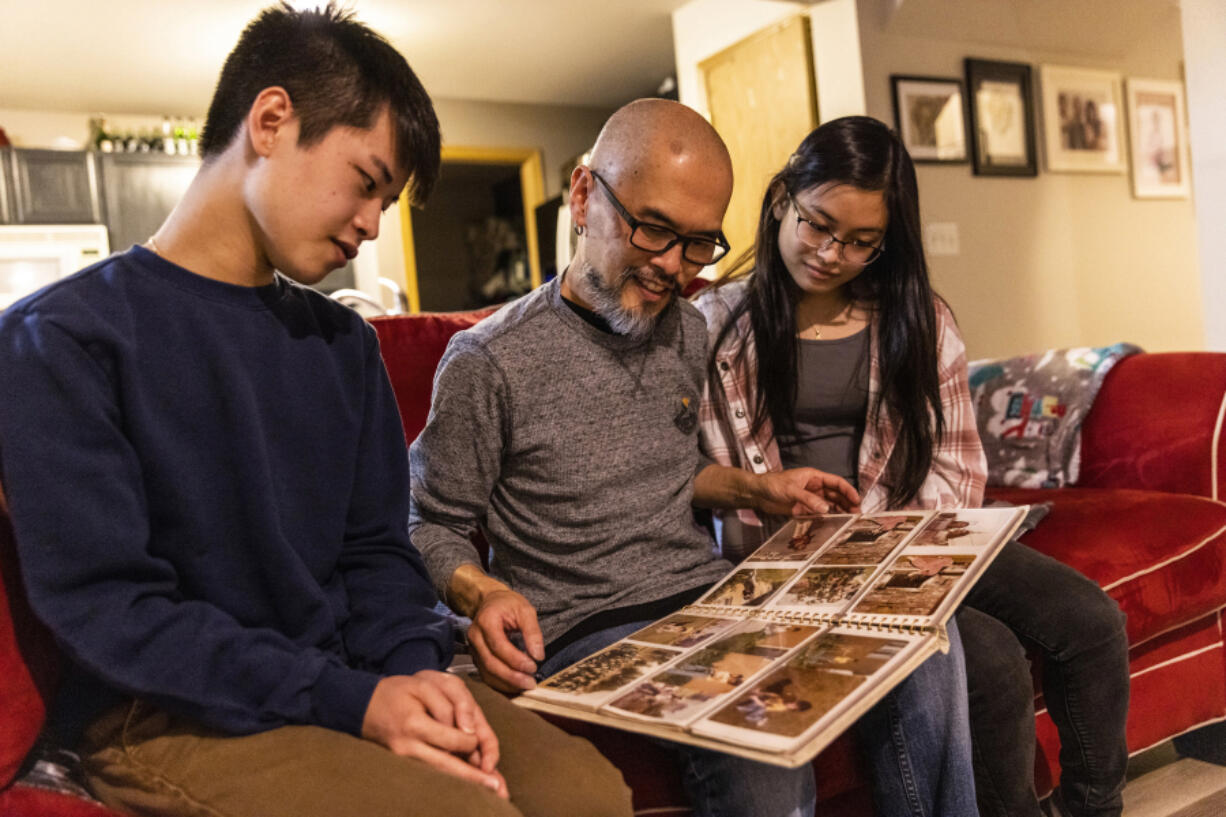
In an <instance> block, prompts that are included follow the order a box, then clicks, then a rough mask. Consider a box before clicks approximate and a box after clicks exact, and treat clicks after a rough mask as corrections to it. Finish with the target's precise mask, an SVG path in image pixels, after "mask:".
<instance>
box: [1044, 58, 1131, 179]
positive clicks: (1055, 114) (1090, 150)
mask: <svg viewBox="0 0 1226 817" xmlns="http://www.w3.org/2000/svg"><path fill="white" fill-rule="evenodd" d="M1039 80H1040V82H1041V84H1042V91H1043V137H1044V139H1043V142H1044V147H1045V149H1046V153H1047V169H1048V170H1051V171H1055V172H1082V173H1123V172H1124V170H1125V169H1126V168H1127V166H1128V156H1127V154H1126V153H1125V152H1124V105H1123V98H1122V96H1121V93H1120V75H1119V74H1117V73H1114V72H1112V71H1099V70H1096V69H1091V68H1065V67H1063V66H1058V65H1044V66H1042V67H1040V68H1039Z"/></svg>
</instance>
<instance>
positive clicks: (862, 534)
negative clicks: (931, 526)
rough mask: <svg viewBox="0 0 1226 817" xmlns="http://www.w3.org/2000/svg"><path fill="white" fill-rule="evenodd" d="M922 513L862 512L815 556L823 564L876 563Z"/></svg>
mask: <svg viewBox="0 0 1226 817" xmlns="http://www.w3.org/2000/svg"><path fill="white" fill-rule="evenodd" d="M923 521H924V515H923V514H881V515H878V516H863V517H860V518H859V519H856V520H855V521H853V522H852V523H851V524H849V525H848V526H847V527H846V528H845V529H844V530H843V531H842V532H841V533H839V535H838V536H836V537H835V538H834V541H833V543H831V545H830V546H829V547H827V548H824V549H823V550H822V551H821V553H820V555H819V556H818V557H817V564H822V565H876V564H880V563H881V562H882V561H883V560H884V559H885V558H886V557H887V556H889V555H890V554H891V553H892V552H893V551H894V548H896V547H897V546H898V545H899V543H901V542H902V541H903V539H905V538H906V537H907V535H908V534H909V533H911V531H913V530H915V528H916V526H917V525H919V524H920V523H921V522H923Z"/></svg>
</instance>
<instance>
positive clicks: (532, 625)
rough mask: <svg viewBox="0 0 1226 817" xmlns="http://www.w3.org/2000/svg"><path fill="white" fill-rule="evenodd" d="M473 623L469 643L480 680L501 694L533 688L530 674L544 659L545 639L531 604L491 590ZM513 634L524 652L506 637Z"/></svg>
mask: <svg viewBox="0 0 1226 817" xmlns="http://www.w3.org/2000/svg"><path fill="white" fill-rule="evenodd" d="M472 620H473V623H472V626H471V627H469V628H468V644H469V646H471V647H472V649H473V660H474V661H475V662H476V664H477V669H478V670H480V671H481V678H482V680H484V681H485V682H486V683H487V684H489V685H490V686H492V687H493V688H494V689H498V690H502V691H503V692H520V691H521V690H525V689H532V687H534V686H536V679H535V678H533V675H532V674H533V673H534V672H536V665H537V662H538V661H544V660H545V640H544V638H543V637H542V636H541V627H540V625H539V624H538V623H537V620H536V609H535V608H534V607H533V606H532V604H531V603H530V602H529V601H528V600H527V599H526V598H524V597H523V596H521V595H520V594H519V593H516V592H515V591H514V590H511V589H509V588H502V589H496V590H492V591H490V592H487V593H485V594H483V595H482V598H481V602H480V603H479V604H478V606H477V610H476V612H475V613H473V616H472ZM516 632H517V633H519V634H520V636H521V638H522V639H523V645H524V648H525V649H526V650H527V652H526V653H525V652H524V650H521V649H520V648H519V647H517V646H516V645H515V644H513V643H512V642H511V639H510V638H508V635H509V634H510V633H516ZM534 659H535V660H534Z"/></svg>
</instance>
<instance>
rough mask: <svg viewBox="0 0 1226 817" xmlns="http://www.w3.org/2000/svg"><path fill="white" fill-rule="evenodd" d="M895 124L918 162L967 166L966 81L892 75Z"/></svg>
mask: <svg viewBox="0 0 1226 817" xmlns="http://www.w3.org/2000/svg"><path fill="white" fill-rule="evenodd" d="M890 91H891V95H892V97H893V99H894V124H895V126H896V127H897V128H898V135H899V136H900V137H901V138H902V141H903V144H904V145H906V146H907V152H908V153H910V154H911V158H912V159H913V160H914V161H916V162H950V163H953V162H965V161H967V160H968V159H969V158H970V156H969V154H968V153H967V150H966V119H965V113H964V112H965V102H964V101H963V93H962V81H961V80H960V79H957V78H946V77H916V76H904V75H901V74H892V75H890Z"/></svg>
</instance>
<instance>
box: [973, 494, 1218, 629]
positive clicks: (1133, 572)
mask: <svg viewBox="0 0 1226 817" xmlns="http://www.w3.org/2000/svg"><path fill="white" fill-rule="evenodd" d="M991 498H993V499H1003V500H1006V501H1009V502H1015V503H1018V504H1025V503H1032V502H1046V501H1051V502H1052V503H1053V504H1052V509H1051V512H1050V513H1049V514H1048V516H1047V518H1046V519H1044V520H1043V522H1042V524H1040V525H1039V526H1038V527H1037V528H1036V529H1035V530H1033V531H1031V532H1030V533H1028V534H1026V535H1025V536H1023V537H1022V540H1021V541H1023V542H1025V543H1026V544H1028V545H1030V546H1031V547H1033V548H1035V549H1036V550H1039V551H1042V552H1043V553H1046V554H1048V555H1051V556H1053V557H1055V558H1057V559H1059V560H1060V561H1062V562H1064V563H1065V564H1068V565H1071V566H1072V567H1074V568H1076V569H1077V570H1079V571H1081V572H1082V573H1083V574H1085V575H1086V576H1088V577H1090V578H1091V579H1093V580H1094V581H1096V582H1098V584H1099V585H1101V586H1102V587H1103V589H1105V590H1106V591H1107V593H1108V594H1109V595H1110V596H1111V597H1112V598H1114V599H1115V600H1116V601H1118V602H1119V604H1120V607H1121V608H1122V609H1123V610H1124V612H1125V613H1126V614H1127V615H1128V642H1129V644H1132V645H1134V646H1135V645H1136V644H1139V643H1141V642H1142V641H1145V640H1147V639H1150V638H1153V637H1154V636H1157V635H1159V634H1160V633H1163V632H1165V631H1167V630H1170V629H1171V628H1173V627H1177V626H1179V625H1181V624H1184V623H1186V622H1189V621H1192V620H1194V619H1198V618H1200V617H1201V616H1204V615H1206V614H1208V613H1211V612H1213V611H1214V610H1218V609H1221V608H1222V607H1224V606H1226V504H1223V503H1221V502H1216V501H1214V500H1211V499H1208V498H1205V497H1197V496H1190V495H1187V494H1168V493H1161V492H1157V491H1129V490H1102V489H1097V488H1062V489H1060V490H1058V491H1044V490H1021V489H993V490H992V492H991Z"/></svg>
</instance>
